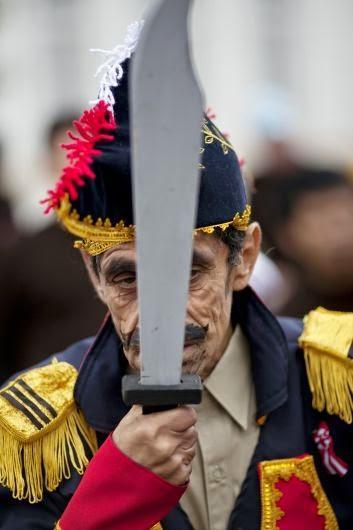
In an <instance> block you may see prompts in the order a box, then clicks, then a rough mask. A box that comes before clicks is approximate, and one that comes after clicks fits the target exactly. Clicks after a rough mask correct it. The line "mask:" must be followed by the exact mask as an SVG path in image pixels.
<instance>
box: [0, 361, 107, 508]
mask: <svg viewBox="0 0 353 530" xmlns="http://www.w3.org/2000/svg"><path fill="white" fill-rule="evenodd" d="M76 379H77V370H76V369H75V368H74V367H73V366H71V365H70V364H68V363H66V362H57V361H56V362H53V363H52V364H50V365H47V366H43V367H41V368H36V369H34V370H31V371H29V372H27V373H25V374H22V375H20V376H19V377H17V379H15V380H13V381H11V382H10V383H9V384H8V385H7V386H6V387H5V388H3V389H2V390H1V392H0V484H1V485H2V486H4V487H6V488H8V489H9V490H11V492H12V495H13V497H14V498H15V499H18V500H28V501H29V502H30V503H36V502H40V501H41V500H42V498H43V491H44V488H45V489H46V490H48V491H54V490H55V489H56V488H57V487H58V485H59V484H60V482H61V481H62V480H63V479H69V478H70V477H71V472H72V469H75V470H76V471H77V473H79V474H80V475H82V474H83V473H84V470H85V468H86V467H87V465H88V462H89V458H88V457H87V453H88V452H90V453H91V454H94V452H95V451H96V450H97V441H96V435H95V432H94V431H93V429H91V428H90V427H89V425H88V424H87V422H86V420H85V418H84V416H83V414H82V412H81V411H80V410H79V409H78V408H77V406H76V404H75V402H74V398H73V389H74V385H75V382H76Z"/></svg>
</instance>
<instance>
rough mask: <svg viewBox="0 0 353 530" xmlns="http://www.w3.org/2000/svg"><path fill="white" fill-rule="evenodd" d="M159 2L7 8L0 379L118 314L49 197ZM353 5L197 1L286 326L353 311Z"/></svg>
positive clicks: (265, 285)
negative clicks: (322, 310) (129, 34)
mask: <svg viewBox="0 0 353 530" xmlns="http://www.w3.org/2000/svg"><path fill="white" fill-rule="evenodd" d="M154 3H155V2H154V0H99V1H98V0H0V49H1V53H0V302H1V303H0V341H1V342H0V344H1V357H0V380H4V379H5V378H6V377H7V376H8V375H9V374H10V373H11V372H13V371H15V370H18V369H21V368H24V367H26V366H29V365H31V364H33V363H35V362H38V361H39V360H41V359H42V358H44V357H46V356H47V355H49V354H51V353H53V352H54V351H59V350H60V349H61V348H64V347H65V346H66V345H67V344H69V343H70V342H72V341H74V340H79V339H81V338H82V337H84V336H86V335H92V334H94V333H95V332H96V330H97V328H98V327H99V324H100V321H101V319H102V317H103V315H104V308H103V307H102V306H101V304H100V303H99V302H98V300H97V299H96V298H95V296H94V294H93V290H92V288H91V287H90V286H89V284H88V281H87V280H86V277H85V275H84V271H83V267H82V265H81V262H80V259H79V256H78V255H77V252H76V251H73V250H72V249H71V245H70V238H69V237H68V236H66V234H65V233H64V232H62V231H61V230H60V229H58V227H57V226H56V225H55V222H54V220H53V218H52V217H49V216H44V215H43V212H42V207H41V206H40V205H39V199H40V198H42V197H43V196H44V195H45V192H46V190H47V189H48V188H49V187H51V186H52V185H53V182H54V180H55V179H56V178H57V177H58V175H59V173H60V170H61V168H62V166H63V163H64V158H63V155H62V152H61V151H60V149H59V145H60V143H61V142H62V141H64V140H65V131H66V130H67V129H68V128H69V127H70V123H71V122H72V119H73V118H74V117H78V116H79V114H80V113H81V112H82V111H83V110H84V109H85V108H86V107H87V104H88V101H90V100H92V99H94V98H95V96H96V93H97V88H98V81H97V79H95V78H94V72H95V70H96V68H97V67H98V66H99V64H101V57H99V56H97V55H95V54H92V53H89V49H90V48H106V49H111V48H113V47H114V46H115V45H116V44H117V43H120V42H122V41H123V39H124V35H125V30H126V26H127V25H128V24H129V23H130V22H132V21H134V20H136V19H139V18H141V17H143V14H144V12H146V9H148V8H150V7H152V6H153V5H154ZM352 20H353V3H352V1H351V0H340V2H337V1H334V0H325V2H322V1H319V0H297V1H296V2H293V1H290V0H281V1H279V0H195V5H194V9H193V15H192V25H191V28H192V43H193V50H194V57H195V63H196V67H197V70H198V73H199V77H200V80H201V83H202V86H203V90H204V93H205V99H206V103H207V105H208V106H211V107H212V108H213V109H214V110H215V112H216V114H217V119H216V122H217V124H218V125H219V127H220V128H221V129H222V130H224V131H227V132H228V133H229V134H230V137H231V141H232V142H233V144H234V145H235V147H236V150H237V152H238V154H239V155H240V156H241V157H244V158H245V160H246V166H245V167H246V170H245V177H246V180H247V185H248V190H249V196H251V198H252V202H253V209H254V218H255V219H256V220H259V221H260V222H261V224H262V227H263V231H264V244H263V254H262V256H261V257H260V259H259V262H258V264H257V267H256V270H255V272H254V276H253V279H252V284H253V286H254V288H255V289H256V290H257V291H258V293H259V295H260V296H261V297H262V298H263V299H264V300H265V302H266V303H267V304H268V305H269V306H270V308H271V309H272V310H273V311H274V312H275V313H277V314H286V315H290V316H297V317H302V316H303V314H305V312H307V311H309V310H310V309H311V308H314V307H316V306H318V305H323V306H325V307H327V308H329V309H337V310H344V311H347V310H350V311H352V310H353V191H352V182H353V151H352V147H353V120H352V118H351V116H352V110H353V103H352V98H353V96H352V94H353V68H352V58H353V32H352V31H351V22H352Z"/></svg>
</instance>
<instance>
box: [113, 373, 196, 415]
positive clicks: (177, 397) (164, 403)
mask: <svg viewBox="0 0 353 530" xmlns="http://www.w3.org/2000/svg"><path fill="white" fill-rule="evenodd" d="M122 396H123V400H124V402H125V404H126V405H128V406H131V405H142V406H143V411H144V412H143V413H144V414H150V413H151V412H161V411H163V410H169V409H173V408H175V407H177V406H178V405H197V404H198V403H201V399H202V383H201V379H200V377H199V376H198V375H190V374H183V375H182V377H181V382H180V383H179V385H143V384H141V383H140V376H139V375H124V377H123V379H122Z"/></svg>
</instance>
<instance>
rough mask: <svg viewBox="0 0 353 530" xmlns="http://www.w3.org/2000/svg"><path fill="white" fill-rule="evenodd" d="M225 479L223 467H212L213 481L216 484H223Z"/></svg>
mask: <svg viewBox="0 0 353 530" xmlns="http://www.w3.org/2000/svg"><path fill="white" fill-rule="evenodd" d="M223 478H224V471H223V469H222V468H221V466H212V479H213V480H214V481H215V482H221V480H222V479H223Z"/></svg>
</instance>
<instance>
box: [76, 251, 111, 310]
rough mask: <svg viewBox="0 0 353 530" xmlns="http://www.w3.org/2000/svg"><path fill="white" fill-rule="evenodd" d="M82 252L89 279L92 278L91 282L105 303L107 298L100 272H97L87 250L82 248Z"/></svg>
mask: <svg viewBox="0 0 353 530" xmlns="http://www.w3.org/2000/svg"><path fill="white" fill-rule="evenodd" d="M80 253H81V256H82V259H83V263H84V265H85V267H86V270H87V272H88V276H89V279H90V280H91V283H92V285H93V287H94V290H95V291H96V293H97V295H98V297H99V298H100V300H101V301H102V302H103V304H105V298H104V294H103V289H102V286H101V282H100V278H99V273H98V274H97V273H96V272H95V270H94V269H93V266H92V262H91V258H90V256H89V255H88V254H86V252H84V251H83V250H80Z"/></svg>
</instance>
